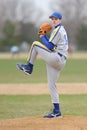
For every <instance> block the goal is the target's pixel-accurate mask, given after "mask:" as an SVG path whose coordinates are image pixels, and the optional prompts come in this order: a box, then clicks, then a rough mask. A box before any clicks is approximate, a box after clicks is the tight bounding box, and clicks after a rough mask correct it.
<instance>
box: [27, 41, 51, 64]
mask: <svg viewBox="0 0 87 130" xmlns="http://www.w3.org/2000/svg"><path fill="white" fill-rule="evenodd" d="M49 52H50V50H49V49H48V48H47V47H45V46H44V45H43V44H42V43H40V42H38V41H35V42H33V44H32V46H31V49H30V52H29V55H28V58H27V60H28V62H30V63H32V64H34V61H35V59H36V57H37V54H39V55H40V56H41V58H42V59H44V60H45V61H48V59H47V57H48V55H49V54H48V53H49Z"/></svg>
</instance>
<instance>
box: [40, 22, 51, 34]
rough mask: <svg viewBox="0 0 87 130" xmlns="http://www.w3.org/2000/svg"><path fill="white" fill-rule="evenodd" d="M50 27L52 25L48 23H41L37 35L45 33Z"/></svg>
mask: <svg viewBox="0 0 87 130" xmlns="http://www.w3.org/2000/svg"><path fill="white" fill-rule="evenodd" d="M51 29H52V25H51V24H50V23H43V24H42V25H41V26H40V28H39V31H38V36H40V35H45V34H46V33H48V32H49V31H50V30H51Z"/></svg>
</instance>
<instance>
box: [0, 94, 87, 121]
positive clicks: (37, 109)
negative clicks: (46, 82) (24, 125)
mask: <svg viewBox="0 0 87 130" xmlns="http://www.w3.org/2000/svg"><path fill="white" fill-rule="evenodd" d="M60 103H61V111H62V114H63V115H74V116H86V117H87V95H60ZM50 110H52V105H51V101H50V96H49V95H0V119H6V118H17V117H28V116H38V115H41V116H43V115H44V114H46V113H47V112H50Z"/></svg>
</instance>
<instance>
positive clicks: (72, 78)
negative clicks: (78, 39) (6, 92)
mask: <svg viewBox="0 0 87 130" xmlns="http://www.w3.org/2000/svg"><path fill="white" fill-rule="evenodd" d="M18 62H21V63H26V61H25V60H24V59H0V83H44V82H47V76H46V75H47V74H46V65H45V62H44V61H43V60H41V59H37V60H36V62H35V66H34V71H33V73H32V75H31V76H30V77H29V76H27V75H25V74H24V73H23V72H21V71H19V70H18V69H17V68H16V63H18ZM59 82H80V83H82V82H87V60H86V59H68V60H67V64H66V66H65V67H64V69H63V71H62V72H61V75H60V77H59Z"/></svg>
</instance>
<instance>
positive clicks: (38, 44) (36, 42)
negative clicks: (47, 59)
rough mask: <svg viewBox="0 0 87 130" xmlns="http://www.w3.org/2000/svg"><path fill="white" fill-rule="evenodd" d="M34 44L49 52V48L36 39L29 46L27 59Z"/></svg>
mask: <svg viewBox="0 0 87 130" xmlns="http://www.w3.org/2000/svg"><path fill="white" fill-rule="evenodd" d="M34 46H37V47H39V48H42V49H44V50H46V51H48V52H51V50H49V49H48V48H47V47H46V46H45V45H43V44H42V43H40V42H38V41H35V42H33V44H32V46H31V48H30V51H29V54H28V56H27V61H29V60H30V57H31V53H32V50H33V47H34Z"/></svg>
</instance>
